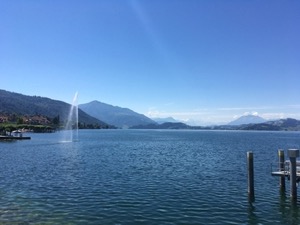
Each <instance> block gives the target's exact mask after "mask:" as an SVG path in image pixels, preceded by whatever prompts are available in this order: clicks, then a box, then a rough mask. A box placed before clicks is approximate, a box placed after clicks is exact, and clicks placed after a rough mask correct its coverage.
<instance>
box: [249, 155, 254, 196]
mask: <svg viewBox="0 0 300 225" xmlns="http://www.w3.org/2000/svg"><path fill="white" fill-rule="evenodd" d="M247 164H248V196H249V199H250V200H251V201H253V200H254V171H253V152H247Z"/></svg>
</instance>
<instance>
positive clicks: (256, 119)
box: [228, 115, 267, 126]
mask: <svg viewBox="0 0 300 225" xmlns="http://www.w3.org/2000/svg"><path fill="white" fill-rule="evenodd" d="M266 121H267V120H265V119H264V118H262V117H260V116H255V115H247V116H241V117H239V118H238V119H236V120H234V121H232V122H230V123H228V125H229V126H239V125H243V124H256V123H264V122H266Z"/></svg>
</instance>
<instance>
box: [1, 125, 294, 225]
mask: <svg viewBox="0 0 300 225" xmlns="http://www.w3.org/2000/svg"><path fill="white" fill-rule="evenodd" d="M30 135H31V137H32V140H29V141H15V142H0V224H118V225H122V224H300V208H299V206H300V201H299V200H298V202H297V203H296V204H292V202H291V201H290V197H289V183H287V190H286V194H285V195H284V194H282V193H280V192H279V181H278V179H279V178H278V177H272V176H271V163H274V162H277V161H278V159H277V150H278V149H285V150H287V149H289V148H300V132H241V131H167V130H81V131H79V141H78V142H73V143H63V142H60V140H61V137H62V136H63V135H62V133H60V132H57V133H52V134H30ZM250 150H251V151H253V152H254V172H255V202H253V203H251V202H249V201H248V194H247V160H246V159H247V156H246V155H247V154H246V153H247V151H250Z"/></svg>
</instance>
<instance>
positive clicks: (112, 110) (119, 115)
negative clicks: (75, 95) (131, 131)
mask: <svg viewBox="0 0 300 225" xmlns="http://www.w3.org/2000/svg"><path fill="white" fill-rule="evenodd" d="M79 108H80V109H81V110H83V111H84V112H86V113H87V114H89V115H91V116H93V117H95V118H97V119H99V120H102V121H104V122H105V123H108V124H111V125H114V126H116V127H119V128H130V127H132V126H137V125H147V124H153V123H154V124H155V123H156V122H155V121H153V120H151V119H150V118H148V117H146V116H145V115H143V114H139V113H136V112H134V111H133V110H131V109H128V108H121V107H119V106H112V105H109V104H106V103H102V102H99V101H92V102H90V103H86V104H81V105H79Z"/></svg>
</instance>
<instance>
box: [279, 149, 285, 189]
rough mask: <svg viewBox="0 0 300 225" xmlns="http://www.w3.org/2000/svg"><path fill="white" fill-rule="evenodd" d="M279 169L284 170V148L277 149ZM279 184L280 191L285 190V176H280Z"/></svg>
mask: <svg viewBox="0 0 300 225" xmlns="http://www.w3.org/2000/svg"><path fill="white" fill-rule="evenodd" d="M278 158H279V171H284V150H282V149H279V150H278ZM279 186H280V190H281V191H285V176H280V178H279Z"/></svg>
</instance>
